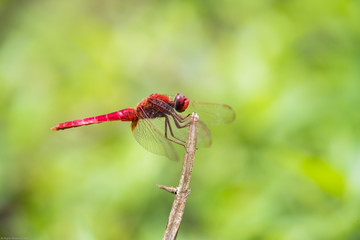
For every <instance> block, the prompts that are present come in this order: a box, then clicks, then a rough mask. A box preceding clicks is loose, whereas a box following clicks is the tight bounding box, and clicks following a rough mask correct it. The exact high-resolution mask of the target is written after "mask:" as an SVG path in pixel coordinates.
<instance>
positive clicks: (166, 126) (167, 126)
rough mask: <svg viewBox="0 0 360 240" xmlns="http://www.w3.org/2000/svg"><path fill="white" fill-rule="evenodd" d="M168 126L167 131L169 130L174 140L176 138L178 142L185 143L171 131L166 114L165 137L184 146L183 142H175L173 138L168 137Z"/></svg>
mask: <svg viewBox="0 0 360 240" xmlns="http://www.w3.org/2000/svg"><path fill="white" fill-rule="evenodd" d="M168 128H169V131H170V135H171V136H172V137H173V138H175V139H176V140H178V141H180V142H183V143H186V141H184V140H182V139H180V138H177V137H176V136H175V134H174V133H173V131H172V128H171V124H170V121H169V118H168V117H167V116H165V138H166V139H167V140H169V141H171V142H173V143H176V144H179V145H181V146H183V147H185V145H184V144H182V143H179V142H176V141H174V140H172V139H170V138H169V137H168V135H167V129H168Z"/></svg>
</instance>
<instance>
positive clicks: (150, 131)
mask: <svg viewBox="0 0 360 240" xmlns="http://www.w3.org/2000/svg"><path fill="white" fill-rule="evenodd" d="M133 134H134V137H135V139H136V141H137V142H138V143H139V144H140V145H141V146H142V147H143V148H145V149H146V150H148V151H150V152H152V153H155V154H159V155H163V156H166V157H168V158H169V159H171V160H175V161H177V160H178V156H177V153H176V151H175V149H174V147H173V145H172V144H173V143H172V142H170V141H168V140H167V139H166V138H165V136H164V135H163V134H162V133H161V132H160V131H159V129H158V128H157V127H156V126H155V125H154V124H152V123H151V122H150V121H149V119H140V120H139V121H138V123H137V125H136V127H135V128H134V129H133Z"/></svg>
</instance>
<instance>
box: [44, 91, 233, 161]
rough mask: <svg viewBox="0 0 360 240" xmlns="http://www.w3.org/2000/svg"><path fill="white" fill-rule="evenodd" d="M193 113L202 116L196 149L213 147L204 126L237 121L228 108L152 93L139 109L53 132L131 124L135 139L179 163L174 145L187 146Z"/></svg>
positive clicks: (86, 120) (64, 125) (65, 125)
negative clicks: (104, 123)
mask: <svg viewBox="0 0 360 240" xmlns="http://www.w3.org/2000/svg"><path fill="white" fill-rule="evenodd" d="M192 112H196V113H198V114H199V119H200V121H199V124H198V137H197V139H198V140H197V146H200V147H202V146H204V147H208V146H210V145H211V134H210V131H209V129H208V128H207V127H206V125H205V123H206V124H208V125H218V124H222V123H229V122H232V121H233V120H234V119H235V113H234V111H233V110H232V108H231V107H230V106H228V105H224V104H216V103H202V102H195V101H192V100H189V99H188V98H187V97H186V96H184V95H183V94H181V93H179V94H177V95H176V97H175V98H171V97H169V96H167V95H162V94H151V95H150V96H149V97H147V98H145V99H144V100H142V101H141V102H140V103H139V104H138V105H137V107H136V108H126V109H123V110H120V111H117V112H113V113H108V114H105V115H100V116H96V117H90V118H84V119H80V120H74V121H70V122H64V123H60V124H59V125H57V126H55V127H53V128H51V130H63V129H67V128H73V127H79V126H84V125H90V124H94V123H101V122H107V121H117V120H120V121H130V122H131V130H132V132H133V134H134V137H135V139H136V140H137V141H138V142H139V144H140V145H141V146H143V147H144V148H145V149H146V150H148V151H150V152H153V153H156V154H159V155H164V156H166V157H168V158H170V159H172V160H178V156H177V153H176V151H175V149H174V144H179V145H183V146H184V143H185V142H186V139H187V132H188V130H187V129H188V128H187V127H188V126H189V124H190V117H191V116H190V113H192ZM204 122H205V123H204Z"/></svg>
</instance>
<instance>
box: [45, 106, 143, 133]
mask: <svg viewBox="0 0 360 240" xmlns="http://www.w3.org/2000/svg"><path fill="white" fill-rule="evenodd" d="M135 117H136V115H135V109H133V108H126V109H123V110H120V111H117V112H113V113H108V114H104V115H100V116H96V117H90V118H84V119H79V120H73V121H70V122H64V123H60V124H59V125H57V126H55V127H53V128H51V130H63V129H67V128H73V127H80V126H85V125H90V124H95V123H102V122H108V121H133V119H134V118H135Z"/></svg>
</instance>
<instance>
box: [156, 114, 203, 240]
mask: <svg viewBox="0 0 360 240" xmlns="http://www.w3.org/2000/svg"><path fill="white" fill-rule="evenodd" d="M198 122H199V116H198V115H197V114H196V113H193V114H192V116H191V120H190V127H189V135H188V139H187V142H186V147H185V156H184V162H183V168H182V171H181V176H180V182H179V186H178V187H177V188H174V187H167V186H163V185H159V184H158V187H159V188H161V189H164V190H166V191H168V192H170V193H174V194H176V196H175V200H174V203H173V206H172V208H171V211H170V216H169V220H168V224H167V226H166V229H165V233H164V237H163V240H173V239H176V236H177V233H178V231H179V228H180V223H181V220H182V216H183V214H184V209H185V203H186V199H187V197H188V196H189V194H190V190H189V184H190V177H191V172H192V168H193V164H194V158H195V151H196V138H197V125H198Z"/></svg>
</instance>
